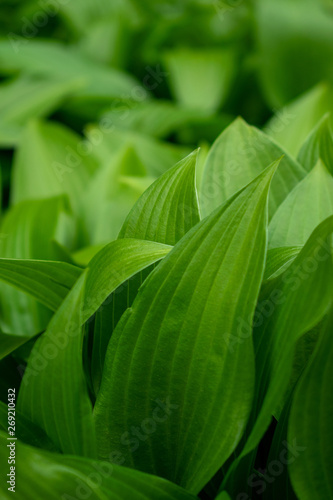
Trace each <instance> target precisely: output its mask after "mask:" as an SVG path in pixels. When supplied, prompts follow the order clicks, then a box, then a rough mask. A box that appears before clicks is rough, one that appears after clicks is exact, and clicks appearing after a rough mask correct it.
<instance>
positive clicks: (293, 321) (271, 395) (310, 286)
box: [234, 217, 333, 466]
mask: <svg viewBox="0 0 333 500" xmlns="http://www.w3.org/2000/svg"><path fill="white" fill-rule="evenodd" d="M332 232H333V217H329V218H328V219H326V220H325V221H324V222H322V223H321V224H320V225H319V226H318V227H317V228H316V229H315V231H314V232H313V233H312V235H311V236H310V238H309V240H308V241H307V243H306V244H305V246H304V248H303V249H302V250H301V252H300V253H299V255H298V256H297V257H296V259H295V260H294V262H293V263H292V264H291V266H289V267H288V268H287V270H286V271H285V272H284V273H282V274H281V275H280V276H278V277H277V278H276V279H275V280H271V281H270V282H268V284H267V285H266V287H264V290H263V291H262V293H261V297H260V300H259V303H258V307H257V311H256V314H255V322H254V331H253V339H254V346H255V352H256V373H257V383H256V388H255V400H254V405H253V409H252V415H251V418H250V421H249V424H248V429H249V435H248V438H247V440H246V444H245V445H244V448H243V450H242V453H241V457H242V456H244V455H246V454H247V453H249V452H250V451H251V450H253V449H254V448H255V447H256V446H257V445H258V443H259V441H260V439H261V437H262V436H263V434H264V432H265V431H266V429H267V427H268V425H269V422H270V420H271V415H272V414H274V412H275V411H276V410H277V409H278V407H279V404H280V402H281V401H282V399H283V397H284V395H285V393H286V390H287V388H288V383H289V380H290V377H291V375H292V366H293V358H294V351H295V346H296V342H297V340H298V339H299V338H300V337H301V336H302V335H303V334H304V333H306V332H309V331H310V330H311V329H312V328H313V327H314V326H316V325H317V324H318V323H319V322H320V321H321V319H322V318H323V317H324V315H325V313H326V312H327V310H328V308H329V306H330V304H331V301H332V292H333V263H332V253H331V246H330V237H331V234H332ZM251 326H252V325H251V323H249V324H243V330H244V331H245V332H247V331H251ZM243 334H244V335H245V333H243ZM268 353H269V356H268ZM234 466H235V465H234Z"/></svg>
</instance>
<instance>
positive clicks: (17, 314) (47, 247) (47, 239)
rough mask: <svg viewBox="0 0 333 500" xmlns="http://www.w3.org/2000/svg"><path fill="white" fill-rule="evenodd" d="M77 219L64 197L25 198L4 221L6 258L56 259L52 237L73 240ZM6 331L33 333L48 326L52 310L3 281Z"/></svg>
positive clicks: (0, 247) (1, 251) (1, 244)
mask: <svg viewBox="0 0 333 500" xmlns="http://www.w3.org/2000/svg"><path fill="white" fill-rule="evenodd" d="M72 227H73V220H72V216H71V214H70V213H69V211H68V206H67V202H66V200H65V199H64V198H63V197H57V198H50V199H47V200H33V201H24V202H21V203H19V204H17V205H15V206H14V207H12V208H11V209H10V210H9V211H8V213H7V214H6V216H5V218H4V220H3V221H2V225H1V232H2V234H3V235H4V236H5V237H4V238H2V239H1V240H0V255H1V257H3V258H15V259H41V260H49V259H50V260H54V258H55V249H54V246H53V244H52V240H54V239H57V240H58V241H60V242H61V243H63V244H68V243H69V244H70V243H71V241H70V240H71V239H72V233H73V229H72ZM0 302H1V309H2V317H1V321H2V329H3V331H4V333H11V334H14V335H18V336H24V337H25V336H32V335H35V334H36V333H38V332H41V331H42V330H44V329H45V327H46V325H47V323H48V321H49V319H50V316H51V314H50V311H49V310H48V309H46V308H45V307H44V306H42V305H41V304H39V303H37V302H36V300H34V299H32V298H31V297H29V296H28V295H26V294H25V293H23V292H21V291H18V290H16V289H15V288H13V287H12V286H10V285H7V284H5V283H0Z"/></svg>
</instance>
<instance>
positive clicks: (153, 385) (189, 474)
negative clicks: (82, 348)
mask: <svg viewBox="0 0 333 500" xmlns="http://www.w3.org/2000/svg"><path fill="white" fill-rule="evenodd" d="M275 168H276V164H275V165H274V166H273V167H271V168H269V169H267V170H265V172H263V173H262V175H261V176H260V177H258V178H257V179H255V181H253V182H252V183H251V184H250V185H249V186H248V187H247V188H246V189H244V190H243V191H242V192H241V193H239V194H238V195H236V196H234V197H233V198H232V199H231V200H229V201H228V202H227V203H226V204H225V205H224V206H223V207H222V208H219V209H218V210H217V211H216V212H214V213H213V214H212V215H211V216H210V217H208V218H207V219H205V220H204V221H202V222H201V223H199V225H197V226H195V227H194V228H193V229H191V230H190V231H189V232H188V233H187V234H186V235H185V236H184V237H183V238H182V239H181V240H180V242H179V243H178V244H177V245H176V246H175V247H174V249H173V250H172V251H171V252H170V254H169V255H168V256H167V257H166V258H165V259H164V260H163V262H162V263H161V264H160V265H159V266H158V268H157V269H155V271H154V272H153V273H152V274H151V275H150V277H149V278H148V279H147V280H146V281H145V282H144V284H143V285H142V287H141V288H140V290H139V293H138V295H137V297H136V299H135V301H134V303H133V306H132V308H130V309H129V310H128V311H127V312H126V313H125V315H123V317H122V319H121V321H120V322H119V323H118V326H117V328H116V330H115V332H114V334H113V336H112V337H111V341H110V343H109V347H108V351H107V356H106V364H105V368H104V373H103V380H102V385H101V389H100V392H99V394H98V398H97V401H96V405H95V409H94V416H95V422H96V432H97V436H98V448H99V456H100V457H104V458H105V457H107V456H108V455H109V453H110V452H111V451H112V450H113V449H114V447H115V446H116V447H117V449H121V450H122V453H123V454H124V457H125V459H126V460H125V462H124V463H125V464H126V465H127V466H130V467H134V468H137V469H140V470H145V471H150V472H153V473H155V474H157V475H159V476H162V477H166V478H169V479H170V480H172V481H173V482H175V483H177V484H181V485H182V486H183V487H185V488H187V489H189V491H193V492H198V491H200V490H201V489H202V487H203V486H204V485H205V484H206V483H207V482H208V480H209V479H211V477H212V476H213V475H214V473H215V472H216V471H217V470H218V469H219V467H220V466H221V465H222V464H223V462H224V461H225V460H226V459H227V458H228V456H229V455H230V453H231V452H232V451H233V449H234V448H235V446H236V444H237V442H238V441H239V439H240V437H241V435H242V431H243V429H244V426H245V424H246V421H247V417H248V414H249V411H250V408H251V401H252V390H253V383H254V357H253V356H254V355H253V350H252V341H251V338H250V337H248V338H247V339H245V340H244V341H242V342H241V343H237V345H236V346H235V347H233V348H232V349H231V345H230V340H229V335H230V334H233V335H235V336H236V337H237V335H238V333H237V332H238V322H239V320H240V318H244V317H248V316H249V317H252V314H253V312H254V307H255V303H256V300H257V295H258V292H259V287H260V283H261V278H262V274H263V265H264V254H265V249H266V227H265V225H266V222H267V221H266V218H267V213H266V212H267V206H266V201H267V191H268V187H269V182H270V179H271V177H272V174H273V173H274V171H275ZM124 241H126V240H124ZM249 268H251V272H248V269H249ZM226 275H228V279H226V278H225V276H226ZM231 295H232V300H230V297H231ZM207 332H209V335H207ZM237 339H238V337H237ZM238 340H239V339H238ZM138 426H139V427H138ZM212 429H213V431H212ZM139 433H140V434H139ZM139 436H141V437H139ZM138 437H139V439H141V440H142V441H143V442H140V441H139V439H138Z"/></svg>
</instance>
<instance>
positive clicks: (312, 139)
mask: <svg viewBox="0 0 333 500" xmlns="http://www.w3.org/2000/svg"><path fill="white" fill-rule="evenodd" d="M319 159H321V160H322V161H323V163H324V164H325V165H326V167H327V168H328V169H329V171H330V172H331V174H332V175H333V135H332V130H331V124H330V115H329V114H326V115H325V116H324V117H323V118H322V119H321V120H320V122H319V123H318V125H317V126H316V127H315V128H314V129H313V130H312V132H311V133H310V135H309V136H308V138H307V139H306V141H305V143H304V144H303V146H302V148H301V150H300V152H299V154H298V161H299V162H300V163H301V164H302V165H303V166H304V167H305V168H306V169H307V170H308V171H310V170H311V168H313V167H314V166H315V164H316V163H317V161H318V160H319Z"/></svg>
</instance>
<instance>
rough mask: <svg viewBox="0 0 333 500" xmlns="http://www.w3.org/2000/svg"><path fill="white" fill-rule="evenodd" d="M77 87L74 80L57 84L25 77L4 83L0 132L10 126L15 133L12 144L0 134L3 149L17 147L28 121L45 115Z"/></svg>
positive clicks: (1, 95) (0, 92) (1, 99)
mask: <svg viewBox="0 0 333 500" xmlns="http://www.w3.org/2000/svg"><path fill="white" fill-rule="evenodd" d="M78 88H80V84H79V83H78V81H74V80H73V81H69V82H57V81H49V80H43V79H37V78H31V77H26V76H23V77H21V78H19V79H17V80H14V81H10V82H9V83H8V82H5V83H3V84H2V85H1V86H0V117H1V118H0V129H3V130H5V129H6V127H8V126H9V127H10V128H12V129H13V130H15V131H17V132H16V133H15V135H14V137H13V140H12V141H9V140H4V141H3V139H2V137H1V136H2V134H0V143H2V145H4V146H6V147H8V146H9V145H10V146H16V145H17V144H18V142H19V139H20V136H21V132H22V129H23V126H24V125H25V123H26V122H27V121H28V120H29V119H31V118H41V117H44V116H47V115H48V114H50V113H51V112H52V111H54V110H55V109H57V107H58V106H59V105H60V104H61V102H62V101H64V99H65V98H66V97H68V96H70V95H71V94H73V93H74V91H76V90H77V89H78Z"/></svg>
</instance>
